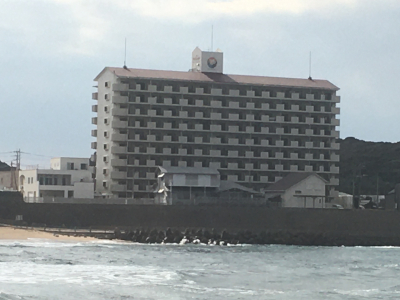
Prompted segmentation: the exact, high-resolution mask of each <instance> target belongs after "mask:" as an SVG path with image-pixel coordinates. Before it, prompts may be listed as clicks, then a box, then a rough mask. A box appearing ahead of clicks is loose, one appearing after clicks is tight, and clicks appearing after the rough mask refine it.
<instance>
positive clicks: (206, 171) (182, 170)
mask: <svg viewBox="0 0 400 300" xmlns="http://www.w3.org/2000/svg"><path fill="white" fill-rule="evenodd" d="M158 168H159V169H160V171H161V172H163V173H169V174H197V175H219V172H218V170H216V169H212V168H198V167H158Z"/></svg>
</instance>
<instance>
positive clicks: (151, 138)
mask: <svg viewBox="0 0 400 300" xmlns="http://www.w3.org/2000/svg"><path fill="white" fill-rule="evenodd" d="M310 136H311V135H310ZM330 137H332V136H330ZM111 140H112V141H114V142H125V141H128V140H129V141H137V142H151V143H157V142H159V143H177V144H182V143H185V144H190V142H188V137H187V136H179V137H178V141H176V142H173V141H172V137H171V136H167V135H166V136H163V140H162V141H158V140H156V136H155V135H151V134H148V135H146V136H143V137H142V138H141V136H140V135H139V134H135V136H133V137H132V138H129V139H128V135H127V134H115V135H114V134H113V135H112V137H111ZM192 143H194V144H202V145H207V144H211V145H221V146H255V147H266V146H268V147H278V148H280V147H295V148H299V147H300V146H299V142H298V141H290V145H285V142H284V141H282V140H277V141H276V142H275V144H272V143H270V141H269V140H268V139H261V140H260V143H259V144H255V141H254V139H245V140H244V143H240V142H239V139H238V138H228V139H227V141H226V143H223V142H222V139H221V138H219V137H210V141H209V143H205V142H204V141H203V138H202V137H194V139H193V142H192ZM304 147H305V148H328V147H327V145H326V144H325V143H324V142H320V145H319V147H315V146H314V142H311V141H309V142H305V143H304ZM339 147H340V146H339V144H338V143H331V145H330V147H329V148H330V149H333V150H336V149H337V150H339Z"/></svg>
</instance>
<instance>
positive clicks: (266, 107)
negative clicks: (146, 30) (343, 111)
mask: <svg viewBox="0 0 400 300" xmlns="http://www.w3.org/2000/svg"><path fill="white" fill-rule="evenodd" d="M163 100H164V103H157V99H156V98H154V97H149V98H148V102H142V101H141V100H140V97H136V102H134V103H136V104H141V105H153V106H158V105H159V106H165V105H168V106H179V107H187V108H189V109H193V107H197V108H199V107H204V108H214V109H216V110H217V111H218V110H228V109H234V110H258V109H261V110H263V111H274V112H277V111H278V112H299V113H302V112H304V113H322V114H340V107H332V108H331V111H330V112H329V111H325V107H321V110H320V111H317V110H315V107H314V106H312V105H307V106H306V107H305V110H301V109H300V106H299V105H297V104H291V105H290V109H285V105H284V104H276V107H275V108H271V106H270V104H269V103H262V104H261V108H256V107H255V103H253V102H247V103H246V107H240V104H239V102H235V101H230V102H229V103H228V106H227V107H223V106H222V102H221V101H218V100H211V101H210V106H205V105H204V102H203V100H200V99H197V100H195V103H194V105H189V102H188V99H179V104H173V103H172V99H171V98H164V99H163ZM112 102H113V103H115V104H126V103H128V97H127V96H113V97H112Z"/></svg>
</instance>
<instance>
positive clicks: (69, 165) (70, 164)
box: [67, 162, 75, 170]
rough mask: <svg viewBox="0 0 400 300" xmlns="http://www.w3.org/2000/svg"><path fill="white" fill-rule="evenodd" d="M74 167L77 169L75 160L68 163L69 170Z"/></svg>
mask: <svg viewBox="0 0 400 300" xmlns="http://www.w3.org/2000/svg"><path fill="white" fill-rule="evenodd" d="M74 169H75V165H74V163H73V162H69V163H67V170H74Z"/></svg>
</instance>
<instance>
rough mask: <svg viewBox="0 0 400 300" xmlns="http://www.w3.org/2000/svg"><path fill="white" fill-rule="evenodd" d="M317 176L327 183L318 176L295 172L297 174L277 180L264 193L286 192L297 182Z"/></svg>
mask: <svg viewBox="0 0 400 300" xmlns="http://www.w3.org/2000/svg"><path fill="white" fill-rule="evenodd" d="M313 175H314V176H317V177H318V178H320V179H321V180H323V181H324V182H325V183H326V182H327V181H326V180H325V179H324V178H322V177H321V176H319V175H318V174H316V173H308V172H297V173H290V174H289V175H287V176H286V177H284V178H282V179H281V180H278V181H277V182H275V183H273V184H271V185H270V186H269V187H268V188H266V189H265V192H267V193H269V192H271V191H273V192H276V191H286V190H287V189H289V188H291V187H292V186H294V185H296V184H298V183H299V182H301V181H303V180H304V179H306V178H308V177H310V176H313Z"/></svg>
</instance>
